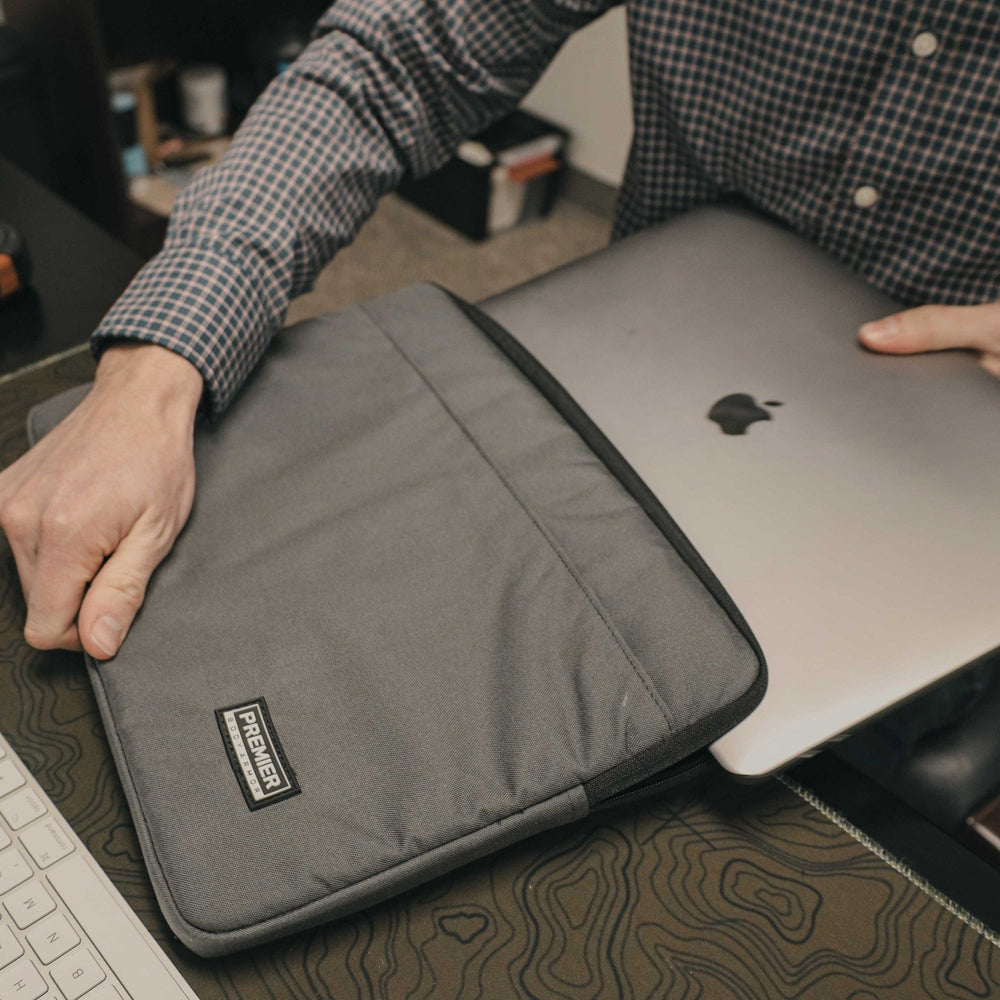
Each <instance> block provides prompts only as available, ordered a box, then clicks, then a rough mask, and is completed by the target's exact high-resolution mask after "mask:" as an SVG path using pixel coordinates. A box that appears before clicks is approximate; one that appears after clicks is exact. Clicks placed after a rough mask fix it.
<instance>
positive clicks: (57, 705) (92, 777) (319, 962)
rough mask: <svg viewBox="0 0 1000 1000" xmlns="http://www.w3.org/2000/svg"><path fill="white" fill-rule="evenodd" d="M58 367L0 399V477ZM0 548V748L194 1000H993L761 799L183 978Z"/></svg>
mask: <svg viewBox="0 0 1000 1000" xmlns="http://www.w3.org/2000/svg"><path fill="white" fill-rule="evenodd" d="M92 372H93V363H92V362H91V360H90V359H89V357H88V356H86V355H85V354H82V353H81V354H77V355H74V356H71V357H68V358H65V359H63V360H61V361H57V362H55V363H53V364H51V365H48V366H45V367H43V368H40V369H37V370H34V371H30V372H27V373H24V374H22V375H20V376H18V377H17V378H15V379H13V380H10V381H7V382H6V383H4V384H2V385H0V460H2V462H3V464H4V465H6V464H7V463H9V462H10V461H11V460H12V459H13V458H15V457H16V456H17V455H18V454H20V453H21V452H22V451H23V450H24V448H25V447H26V441H25V437H24V417H25V415H26V413H27V410H28V409H29V407H30V406H31V405H33V404H34V403H35V402H37V401H39V400H41V399H44V398H46V397H48V396H50V395H53V394H55V393H56V392H59V391H61V390H62V389H65V388H67V387H69V386H71V385H74V384H78V383H80V382H83V381H86V380H87V379H88V378H90V377H91V375H92ZM23 619H24V604H23V600H22V597H21V594H20V589H19V587H18V584H17V581H16V575H15V573H14V568H13V561H12V559H11V557H10V553H9V550H8V549H7V547H6V543H2V549H0V729H2V730H3V732H4V733H5V734H6V735H7V736H8V738H9V739H10V741H11V743H12V744H13V745H14V746H15V748H16V749H17V750H18V752H19V753H20V754H21V755H22V756H23V758H24V759H25V761H26V762H27V764H28V766H29V767H30V768H31V769H32V771H34V773H35V774H36V775H37V777H38V779H39V781H40V782H41V783H42V785H43V787H44V788H45V789H46V790H47V791H48V792H49V794H50V795H51V796H52V798H53V799H54V800H55V802H56V803H57V805H59V806H60V807H61V808H62V810H63V811H64V812H65V814H66V815H67V817H68V818H69V820H70V821H71V822H72V824H73V826H74V827H75V828H76V830H77V832H78V833H79V834H80V836H81V837H82V839H83V840H84V842H85V843H86V844H87V845H88V846H89V848H90V850H91V851H92V852H93V853H94V855H95V856H96V857H97V859H98V861H99V862H100V863H101V864H102V865H103V866H104V868H105V870H107V871H108V872H109V874H110V875H111V877H112V879H113V880H114V881H115V883H116V884H117V885H118V887H119V888H120V889H121V891H122V892H123V894H124V895H125V896H126V898H127V899H128V900H129V901H130V902H131V904H132V905H133V906H134V907H135V909H136V910H137V912H138V913H139V914H140V916H141V917H142V919H143V920H144V921H145V923H146V924H147V926H149V927H150V929H151V930H152V932H153V934H154V935H155V936H156V937H157V939H158V940H159V941H160V942H161V943H162V944H163V945H164V947H165V948H166V950H167V951H168V953H169V954H171V955H172V957H173V958H174V960H175V961H176V962H177V964H178V966H179V967H180V968H181V970H182V971H183V972H184V974H185V975H186V977H187V978H188V980H189V982H190V983H191V984H192V986H193V987H194V988H195V990H196V991H197V992H198V993H199V995H200V996H202V997H203V998H204V1000H216V998H219V1000H221V998H225V1000H236V998H245V1000H257V998H261V1000H263V998H267V1000H292V998H294V1000H311V998H324V1000H325V998H338V1000H339V998H368V997H387V998H407V1000H411V998H412V1000H416V998H456V1000H457V998H463V1000H464V998H473V997H482V998H508V997H530V998H557V997H560V998H574V1000H575V998H617V997H626V998H643V1000H645V998H659V997H664V998H671V1000H673V998H677V1000H748V998H754V1000H757V998H760V1000H770V998H778V997H781V998H784V997H801V998H809V1000H821V998H822V1000H827V998H843V1000H876V998H878V1000H903V998H907V1000H909V998H913V1000H917V998H921V1000H924V998H928V997H932V998H937V997H941V998H949V1000H952V998H955V1000H964V998H982V997H991V996H1000V950H998V949H997V948H995V947H994V946H993V945H992V944H991V943H990V942H989V941H987V940H986V939H985V938H983V937H982V936H980V935H979V934H978V933H977V932H976V931H975V930H974V929H972V928H971V927H969V926H968V925H967V924H966V923H964V922H963V921H962V920H961V919H960V918H959V917H957V916H955V915H954V914H953V913H951V912H949V911H948V910H947V909H945V908H944V907H943V906H942V905H940V904H939V903H938V902H936V901H934V900H933V899H931V898H930V897H929V896H927V895H926V894H925V893H924V892H923V891H922V890H921V889H919V888H918V887H917V886H915V885H913V884H912V883H911V882H909V881H908V880H907V879H906V878H905V877H903V876H902V875H900V874H899V873H898V872H896V871H895V870H893V868H891V867H890V866H889V865H887V864H886V863H885V862H884V861H882V860H881V859H879V858H878V857H876V856H875V855H874V854H873V853H871V852H870V851H869V850H868V849H867V848H866V847H865V846H863V845H862V844H860V843H858V842H857V841H856V840H854V839H853V838H852V837H851V836H849V835H848V834H847V833H846V832H844V831H843V830H842V829H840V828H839V827H838V826H837V825H835V824H834V823H833V822H831V821H830V820H829V819H827V818H826V817H825V816H823V815H821V814H820V813H819V812H817V811H816V810H815V809H813V808H812V807H811V806H810V805H808V804H807V803H806V802H804V801H803V800H802V799H800V798H799V797H798V796H797V795H795V794H794V793H793V792H791V791H789V790H788V789H787V788H785V787H783V786H782V785H781V784H779V783H778V782H766V783H763V784H760V785H755V786H740V785H736V784H734V783H731V782H729V781H727V780H725V779H719V778H716V779H713V780H712V781H711V782H709V783H707V784H703V785H699V786H697V787H692V788H690V789H687V790H686V791H684V792H682V793H680V794H675V795H674V796H672V797H670V798H666V799H660V800H652V801H650V802H648V803H646V804H645V805H642V806H639V807H632V808H629V809H622V810H620V811H618V812H611V813H607V814H604V815H602V816H598V817H594V818H591V819H590V820H588V821H585V822H583V823H581V824H578V825H577V826H574V827H571V828H568V829H562V830H558V831H554V832H552V833H549V834H544V835H541V836H539V837H536V838H534V839H533V840H530V841H527V842H525V843H523V844H521V845H519V846H517V847H515V848H512V849H509V850H507V851H505V852H502V853H501V854H499V855H496V856H494V857H492V858H490V859H489V860H487V861H484V862H481V863H478V864H474V865H471V866H468V867H466V868H464V869H462V870H460V871H458V872H456V873H454V874H453V875H451V876H449V877H447V878H444V879H440V880H438V881H436V882H433V883H431V884H429V885H428V886H425V887H423V888H422V889H420V890H419V891H416V892H412V893H409V894H407V895H405V896H402V897H400V898H398V899H396V900H393V901H391V902H389V903H386V904H383V905H381V906H379V907H376V908H375V909H373V910H369V911H367V912H365V913H363V914H360V915H358V916H357V917H355V918H353V919H351V920H348V921H343V922H340V923H338V924H334V925H330V926H328V927H324V928H320V929H318V930H315V931H311V932H308V933H306V934H302V935H299V936H297V937H293V938H290V939H287V940H286V941H283V942H280V943H278V944H276V945H272V946H269V947H267V948H266V949H258V950H256V951H253V952H251V953H247V954H242V955H237V956H234V957H232V958H229V959H224V960H213V961H205V960H201V959H197V958H196V957H194V956H192V955H191V954H190V953H189V952H187V951H186V950H185V949H183V948H182V947H181V946H179V945H177V944H175V942H174V941H173V940H172V939H171V935H170V933H169V931H168V930H167V928H166V925H165V924H164V923H163V921H162V919H161V918H160V915H159V912H158V911H157V909H156V905H155V903H154V901H153V895H152V890H151V888H150V886H149V884H148V882H147V880H146V876H145V871H144V868H143V866H142V862H141V859H140V854H139V849H138V845H137V843H136V840H135V836H134V833H133V830H132V826H131V823H130V820H129V816H128V812H127V809H126V806H125V802H124V798H123V796H122V792H121V788H120V786H119V784H118V779H117V775H116V773H115V770H114V767H113V764H112V762H111V757H110V755H109V751H108V749H107V745H106V743H105V741H104V735H103V730H102V727H101V723H100V719H99V716H98V713H97V707H96V705H95V703H94V699H93V696H92V693H91V689H90V685H89V683H88V681H87V677H86V673H85V671H84V666H83V662H82V659H81V658H80V657H79V656H77V655H75V654H69V653H39V652H36V651H34V650H31V649H29V648H28V647H27V646H26V645H25V644H24V642H23V640H22V639H21V636H20V629H21V627H22V625H23Z"/></svg>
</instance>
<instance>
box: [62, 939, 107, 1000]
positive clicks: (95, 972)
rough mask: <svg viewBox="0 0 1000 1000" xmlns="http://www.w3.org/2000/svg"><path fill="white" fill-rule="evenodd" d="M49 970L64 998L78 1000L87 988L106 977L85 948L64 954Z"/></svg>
mask: <svg viewBox="0 0 1000 1000" xmlns="http://www.w3.org/2000/svg"><path fill="white" fill-rule="evenodd" d="M49 972H50V973H51V974H52V978H53V979H54V980H55V984H56V986H58V987H59V989H61V990H62V991H63V993H65V994H66V1000H79V998H80V997H82V996H83V994H84V993H86V992H87V990H92V989H93V988H94V987H95V986H96V985H97V984H98V983H103V982H104V980H105V979H107V978H108V977H107V976H106V975H105V974H104V970H103V969H102V968H101V967H100V966H99V965H98V964H97V959H96V958H94V956H93V955H91V954H90V952H89V951H87V950H86V949H85V948H77V949H76V950H75V951H71V952H70V953H69V954H68V955H64V956H63V957H62V958H60V959H59V961H58V962H56V964H55V965H53V966H52V968H51V969H49Z"/></svg>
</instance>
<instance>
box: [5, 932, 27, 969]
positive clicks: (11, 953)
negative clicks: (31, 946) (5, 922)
mask: <svg viewBox="0 0 1000 1000" xmlns="http://www.w3.org/2000/svg"><path fill="white" fill-rule="evenodd" d="M23 954H24V949H23V948H22V947H21V942H20V941H18V940H17V938H16V937H14V932H13V931H12V930H11V929H10V928H9V927H0V969H6V968H7V966H8V965H10V963H11V962H13V961H14V959H16V958H20V957H21V956H22V955H23Z"/></svg>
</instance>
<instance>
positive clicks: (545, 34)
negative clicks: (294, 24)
mask: <svg viewBox="0 0 1000 1000" xmlns="http://www.w3.org/2000/svg"><path fill="white" fill-rule="evenodd" d="M616 2H618V0H339V2H337V3H335V4H334V5H333V6H332V7H331V8H330V9H329V10H328V11H327V12H326V14H325V15H324V16H323V17H322V19H321V20H320V21H319V24H318V25H317V28H316V33H315V35H314V38H313V40H312V41H311V43H310V44H309V45H308V46H307V48H306V49H305V51H304V52H303V53H302V55H301V56H300V57H299V58H298V59H297V60H296V61H295V63H293V64H292V66H291V67H290V68H289V69H287V70H286V71H285V72H284V73H282V74H281V75H280V76H279V77H278V78H277V79H276V80H275V81H273V82H272V83H271V85H270V86H269V87H268V89H267V90H266V91H265V92H264V94H263V95H262V96H261V98H260V99H259V100H258V101H257V103H256V104H255V105H254V107H253V108H252V109H251V111H250V113H249V115H248V116H247V119H246V121H245V122H244V124H243V126H242V127H241V128H240V129H239V131H238V132H237V134H236V136H235V138H234V140H233V143H232V145H231V147H230V149H229V151H228V152H227V154H226V156H225V157H224V158H223V160H222V161H221V162H220V163H219V164H218V165H217V166H216V167H214V168H211V169H208V170H204V171H202V172H201V173H200V174H199V175H198V176H197V178H196V179H195V180H194V181H193V182H192V184H190V185H189V186H188V187H187V188H186V189H185V190H184V191H183V192H182V194H181V196H180V198H179V199H178V201H177V205H176V207H175V209H174V212H173V215H172V216H171V220H170V225H169V227H168V231H167V238H166V241H165V243H164V247H163V249H162V251H161V252H160V253H159V254H158V255H157V256H156V257H154V258H153V259H152V260H151V261H150V262H149V263H148V264H147V265H146V266H145V267H144V268H143V269H142V271H140V272H139V274H138V275H137V276H136V278H135V280H134V281H133V282H132V284H131V285H130V286H129V287H128V289H127V290H126V291H125V294H124V295H123V296H122V297H121V298H120V299H119V300H118V302H117V303H116V304H115V306H114V307H113V308H112V310H111V311H110V312H109V313H108V315H107V316H106V317H105V319H104V320H103V321H102V323H101V324H100V326H99V327H98V329H97V330H96V331H95V333H94V337H93V346H94V350H95V352H96V353H100V351H101V350H102V348H103V347H104V346H106V345H107V344H108V343H109V342H112V341H115V340H121V339H128V340H133V341H134V340H139V341H147V342H150V343H154V344H160V345H161V346H163V347H167V348H170V349H171V350H174V351H177V352H178V353H180V354H181V355H183V356H184V357H185V358H187V359H188V360H189V361H191V362H192V363H193V364H194V365H195V366H196V367H197V368H198V369H199V371H200V372H201V373H202V376H203V377H204V379H205V383H206V387H207V396H208V400H209V404H210V407H211V409H212V410H213V411H214V412H219V411H221V410H223V409H224V408H225V407H226V406H227V404H228V403H229V401H230V400H231V399H232V397H233V394H234V393H235V392H236V390H237V389H238V388H239V387H240V385H241V384H242V383H243V381H244V379H245V378H246V377H247V375H248V374H249V372H250V371H251V369H252V368H253V366H254V365H255V364H256V363H257V361H258V360H259V358H260V356H261V354H262V353H263V351H264V349H265V348H266V346H267V343H268V341H269V340H270V338H271V336H272V335H273V334H274V332H275V331H276V330H277V329H278V327H279V326H280V325H281V322H282V319H283V317H284V314H285V310H286V308H287V306H288V303H289V301H290V300H291V299H292V298H294V297H295V296H297V295H301V294H302V293H303V292H306V291H308V290H309V289H310V288H311V287H312V284H313V282H314V280H315V278H316V275H317V274H318V272H319V270H320V269H321V268H322V267H323V265H324V264H325V263H327V262H328V261H329V260H330V258H331V257H332V256H333V255H334V254H335V253H336V251H337V250H338V249H340V248H341V247H342V246H344V245H345V244H347V243H349V242H350V240H351V239H352V238H353V237H354V235H355V233H356V232H357V231H358V229H359V228H360V226H361V224H362V223H363V222H364V221H365V219H367V218H368V216H369V215H370V214H371V212H372V211H373V210H374V208H375V205H376V203H377V201H378V199H379V198H380V197H381V196H382V195H383V194H385V193H386V192H387V191H389V190H391V189H392V188H393V187H395V186H396V185H397V184H398V182H399V181H400V179H401V178H402V177H403V176H404V174H406V173H409V174H410V175H412V176H415V177H419V176H422V175H424V174H426V173H429V172H430V171H432V170H434V169H436V168H437V167H439V166H440V165H441V164H443V163H444V162H445V160H446V159H447V158H448V156H449V155H450V154H451V152H452V151H453V150H454V148H455V146H456V145H457V144H458V143H459V142H460V141H461V140H462V139H464V138H466V137H468V136H469V135H472V134H474V133H476V132H478V131H479V130H481V129H483V128H485V127H486V126H487V125H488V124H490V123H491V122H492V121H495V120H496V119H497V118H499V117H501V116H502V115H503V114H505V113H507V112H508V111H510V110H512V109H513V108H514V107H515V106H516V105H517V102H518V101H519V100H520V99H521V98H522V97H523V96H524V94H525V93H526V92H527V91H528V89H529V88H530V87H531V85H532V84H533V83H534V82H535V80H536V79H537V78H538V77H539V76H540V75H541V73H542V71H543V70H544V68H545V66H546V65H547V64H548V63H549V61H550V60H551V59H552V57H553V56H554V55H555V53H556V52H557V51H558V49H559V46H560V45H561V44H562V42H563V41H564V40H565V39H566V37H567V36H568V35H569V34H570V33H571V32H572V31H573V30H575V29H577V28H579V27H582V26H583V25H584V24H586V23H587V22H589V21H591V20H593V19H594V18H595V17H597V16H598V15H599V14H601V13H603V12H604V11H605V10H606V9H607V8H609V7H611V6H613V5H614V4H615V3H616Z"/></svg>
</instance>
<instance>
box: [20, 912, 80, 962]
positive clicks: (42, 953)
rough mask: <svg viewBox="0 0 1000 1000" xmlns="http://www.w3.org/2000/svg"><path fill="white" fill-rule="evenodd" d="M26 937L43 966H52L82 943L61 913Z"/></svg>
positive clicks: (32, 929) (41, 924)
mask: <svg viewBox="0 0 1000 1000" xmlns="http://www.w3.org/2000/svg"><path fill="white" fill-rule="evenodd" d="M25 937H26V938H27V939H28V944H30V945H31V949H32V951H34V953H35V954H36V955H37V956H38V961H39V962H41V963H42V965H51V964H52V963H53V962H54V961H55V960H56V959H57V958H62V957H63V955H65V954H66V952H67V951H69V950H70V948H75V947H76V946H77V945H78V944H79V943H80V937H79V935H78V934H77V933H76V931H75V930H73V928H72V927H70V925H69V921H68V920H67V919H66V918H65V917H64V916H63V915H62V914H61V913H55V914H53V915H52V916H51V917H49V919H48V920H45V921H43V922H42V923H40V924H39V925H38V926H37V927H32V928H31V930H30V931H28V933H27V934H25Z"/></svg>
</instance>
